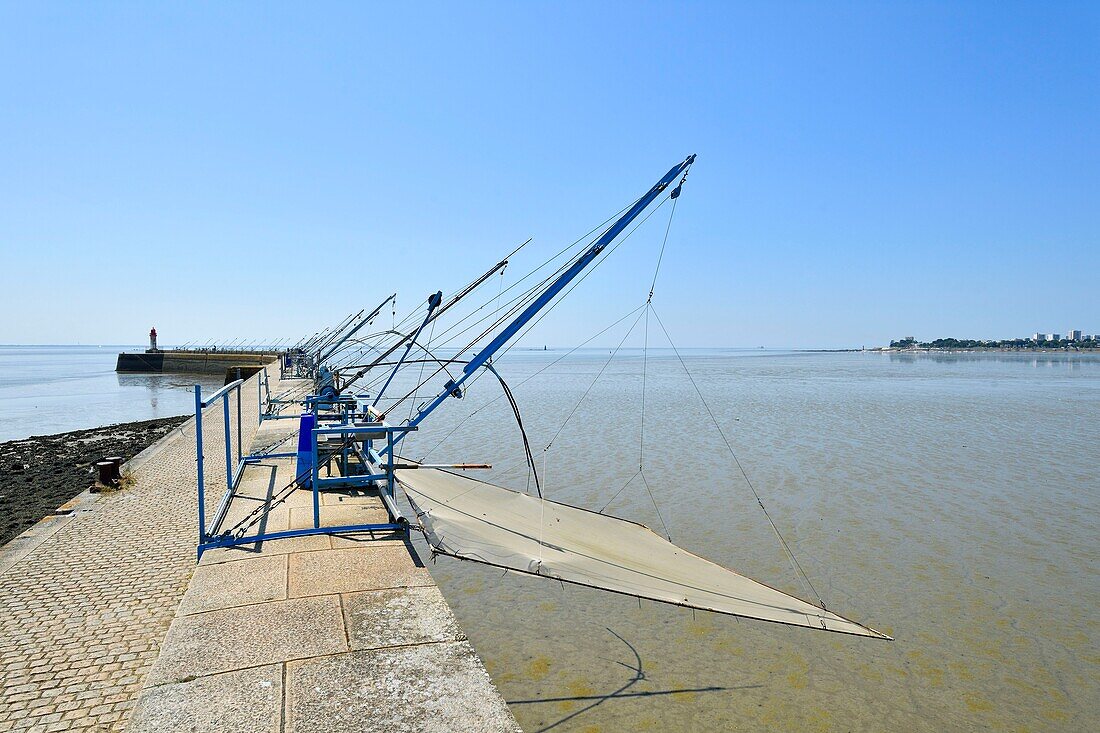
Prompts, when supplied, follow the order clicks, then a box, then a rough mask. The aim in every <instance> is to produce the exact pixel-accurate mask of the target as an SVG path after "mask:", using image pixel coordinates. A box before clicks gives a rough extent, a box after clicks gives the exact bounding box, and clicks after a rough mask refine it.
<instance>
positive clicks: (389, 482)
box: [386, 431, 397, 519]
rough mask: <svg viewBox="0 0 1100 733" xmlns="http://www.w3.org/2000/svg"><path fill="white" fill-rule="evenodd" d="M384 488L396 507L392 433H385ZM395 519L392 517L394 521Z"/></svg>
mask: <svg viewBox="0 0 1100 733" xmlns="http://www.w3.org/2000/svg"><path fill="white" fill-rule="evenodd" d="M386 447H387V448H388V450H387V451H386V488H387V489H389V492H390V498H391V499H393V500H394V504H395V506H396V500H397V496H396V495H395V491H394V486H393V432H392V431H388V432H387V433H386ZM396 518H397V517H394V519H396Z"/></svg>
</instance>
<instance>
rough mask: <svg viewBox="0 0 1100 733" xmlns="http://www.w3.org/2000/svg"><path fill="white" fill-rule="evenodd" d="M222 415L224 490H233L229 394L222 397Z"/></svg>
mask: <svg viewBox="0 0 1100 733" xmlns="http://www.w3.org/2000/svg"><path fill="white" fill-rule="evenodd" d="M222 415H223V416H224V418H225V419H224V422H225V488H226V490H228V489H231V488H233V446H232V438H233V431H232V430H230V428H229V392H226V393H225V394H224V395H222Z"/></svg>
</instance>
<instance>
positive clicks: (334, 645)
mask: <svg viewBox="0 0 1100 733" xmlns="http://www.w3.org/2000/svg"><path fill="white" fill-rule="evenodd" d="M307 554H313V553H307ZM346 650H347V641H346V636H345V632H344V621H343V617H342V615H341V612H340V601H339V599H338V598H337V597H336V596H334V595H330V596H316V597H312V598H292V599H291V600H287V601H274V602H271V603H264V604H260V605H256V606H242V607H239V608H230V609H226V610H222V611H209V612H207V613H200V614H195V615H192V616H178V617H177V618H176V620H175V621H173V622H172V627H171V628H170V629H169V630H168V634H167V636H166V637H165V639H164V644H163V645H162V648H161V653H160V656H159V657H158V658H157V661H156V664H155V665H153V669H152V670H151V671H150V672H149V676H148V678H146V684H147V685H161V684H165V683H168V682H179V681H182V680H186V679H188V678H191V677H198V676H201V675H208V674H216V673H218V672H228V671H230V670H234V669H242V668H244V667H252V666H257V665H261V664H271V663H274V662H284V661H287V660H291V659H301V658H303V657H311V656H317V655H322V654H334V653H336V652H342V651H346Z"/></svg>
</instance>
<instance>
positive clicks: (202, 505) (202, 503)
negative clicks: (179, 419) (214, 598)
mask: <svg viewBox="0 0 1100 733" xmlns="http://www.w3.org/2000/svg"><path fill="white" fill-rule="evenodd" d="M195 461H196V463H197V464H198V473H199V544H200V545H202V544H204V543H205V542H206V492H205V488H204V487H203V483H202V387H201V386H199V385H197V384H196V385H195Z"/></svg>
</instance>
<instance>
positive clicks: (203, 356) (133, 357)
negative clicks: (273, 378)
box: [115, 351, 278, 375]
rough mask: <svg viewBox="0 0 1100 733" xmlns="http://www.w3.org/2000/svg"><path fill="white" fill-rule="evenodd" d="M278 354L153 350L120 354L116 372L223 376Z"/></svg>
mask: <svg viewBox="0 0 1100 733" xmlns="http://www.w3.org/2000/svg"><path fill="white" fill-rule="evenodd" d="M277 358H278V357H277V355H275V354H271V353H264V352H253V353H249V352H241V353H237V352H217V351H156V352H141V353H128V354H119V355H118V361H117V362H116V363H115V371H116V372H144V373H165V374H219V375H221V374H226V373H227V370H229V369H233V368H236V367H242V368H246V367H259V366H263V365H265V364H269V363H271V362H272V361H274V360H275V359H277Z"/></svg>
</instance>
